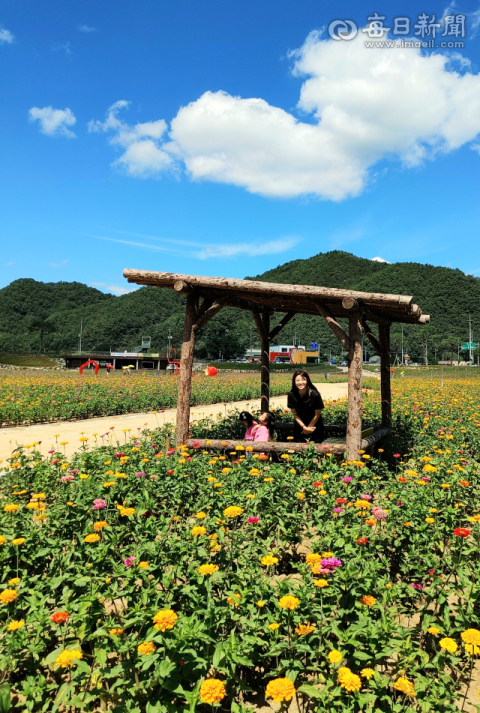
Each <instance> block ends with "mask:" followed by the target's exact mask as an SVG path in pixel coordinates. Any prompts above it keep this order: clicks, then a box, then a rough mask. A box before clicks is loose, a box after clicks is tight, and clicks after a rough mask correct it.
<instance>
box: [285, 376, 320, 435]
mask: <svg viewBox="0 0 480 713" xmlns="http://www.w3.org/2000/svg"><path fill="white" fill-rule="evenodd" d="M287 406H288V408H289V409H291V411H292V414H293V418H294V419H295V423H294V426H293V439H294V441H295V442H297V443H304V442H305V441H307V440H308V441H313V442H314V443H321V442H322V441H323V440H324V438H325V429H324V427H323V420H322V409H324V408H325V405H324V403H323V400H322V397H321V396H320V394H319V392H318V391H317V389H316V388H315V387H314V385H313V384H312V382H311V379H310V376H309V374H308V373H307V372H306V371H301V370H297V371H295V372H294V373H293V379H292V390H291V391H289V393H288V398H287Z"/></svg>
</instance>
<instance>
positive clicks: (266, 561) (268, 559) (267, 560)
mask: <svg viewBox="0 0 480 713" xmlns="http://www.w3.org/2000/svg"><path fill="white" fill-rule="evenodd" d="M277 562H278V557H274V556H273V555H265V557H262V559H261V563H262V564H263V565H264V566H265V567H270V566H271V565H273V564H277Z"/></svg>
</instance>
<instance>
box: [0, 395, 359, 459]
mask: <svg viewBox="0 0 480 713" xmlns="http://www.w3.org/2000/svg"><path fill="white" fill-rule="evenodd" d="M317 388H318V389H319V391H320V393H321V394H322V396H323V399H324V400H327V401H328V400H334V399H343V398H346V396H347V384H346V383H342V384H317ZM270 404H271V406H272V407H274V408H277V407H282V408H286V406H287V397H286V396H273V397H272V398H271V399H270ZM258 408H260V399H250V401H235V402H233V403H220V404H212V405H210V406H194V407H193V408H192V409H191V411H190V414H191V421H192V422H194V421H198V420H201V419H203V418H208V417H210V418H217V417H218V416H225V415H226V414H227V413H228V411H229V410H231V409H238V410H239V411H242V410H247V411H248V410H252V411H253V410H255V409H258ZM176 415H177V410H176V409H169V410H168V411H165V412H164V413H158V414H157V415H155V414H153V413H130V414H125V415H124V416H106V417H101V418H89V419H86V420H84V421H60V422H56V423H39V424H35V425H33V426H19V427H15V428H2V429H1V430H0V470H1V469H2V467H3V466H4V465H6V464H7V460H6V459H7V458H9V457H10V455H11V453H12V451H13V450H14V449H15V448H16V447H17V446H20V445H23V446H25V445H27V444H32V443H33V442H34V441H37V442H38V441H41V445H40V451H41V453H43V454H45V453H46V452H47V451H48V450H50V448H52V447H59V446H57V445H56V444H60V443H61V442H62V441H67V444H66V445H65V446H61V450H65V453H66V455H67V457H69V458H70V457H71V456H72V454H73V453H74V452H75V451H77V450H78V449H79V448H80V446H81V443H80V440H79V439H80V438H81V437H82V436H86V437H87V438H88V442H87V447H90V448H91V447H92V446H95V442H96V441H95V439H96V440H97V442H98V443H99V444H101V443H102V439H101V437H100V436H101V435H102V434H105V433H107V432H109V431H110V432H111V427H112V426H114V429H113V433H114V434H115V437H114V439H113V442H114V443H115V442H116V441H115V439H117V440H118V441H119V442H120V444H121V443H124V442H125V436H127V437H128V436H129V435H133V434H134V433H140V431H141V430H142V429H143V428H149V429H153V428H156V427H157V425H161V426H162V425H163V424H164V423H172V424H174V423H175V418H176ZM124 429H131V431H130V433H126V432H124ZM94 434H97V436H96V437H95V436H94ZM104 440H105V442H107V438H105V439H104ZM59 448H60V447H59Z"/></svg>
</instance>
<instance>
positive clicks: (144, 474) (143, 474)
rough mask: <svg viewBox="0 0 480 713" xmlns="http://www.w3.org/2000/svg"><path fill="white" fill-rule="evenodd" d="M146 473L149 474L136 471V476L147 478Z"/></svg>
mask: <svg viewBox="0 0 480 713" xmlns="http://www.w3.org/2000/svg"><path fill="white" fill-rule="evenodd" d="M146 475H147V474H146V473H143V472H140V473H135V477H136V478H145V476H146Z"/></svg>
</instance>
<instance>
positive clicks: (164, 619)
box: [153, 609, 178, 633]
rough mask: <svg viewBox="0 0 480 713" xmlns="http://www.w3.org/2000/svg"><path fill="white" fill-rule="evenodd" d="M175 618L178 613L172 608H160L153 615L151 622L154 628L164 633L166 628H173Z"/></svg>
mask: <svg viewBox="0 0 480 713" xmlns="http://www.w3.org/2000/svg"><path fill="white" fill-rule="evenodd" d="M177 619H178V614H177V613H176V612H174V611H173V609H160V611H158V612H157V613H156V614H155V616H154V617H153V624H154V627H155V629H160V631H162V632H163V633H165V632H166V631H167V629H173V627H174V626H175V622H176V621H177Z"/></svg>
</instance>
